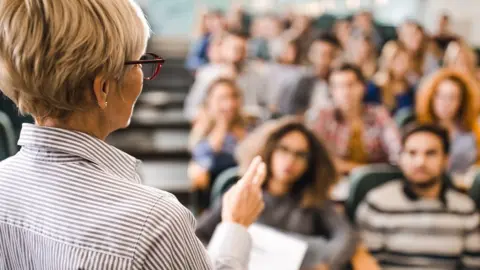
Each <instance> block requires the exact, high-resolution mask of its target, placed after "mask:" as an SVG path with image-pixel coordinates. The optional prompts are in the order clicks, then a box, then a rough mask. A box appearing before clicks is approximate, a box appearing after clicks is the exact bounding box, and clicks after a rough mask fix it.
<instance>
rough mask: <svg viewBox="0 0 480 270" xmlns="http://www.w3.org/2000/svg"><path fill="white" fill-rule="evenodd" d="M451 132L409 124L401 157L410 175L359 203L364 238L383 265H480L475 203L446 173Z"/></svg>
mask: <svg viewBox="0 0 480 270" xmlns="http://www.w3.org/2000/svg"><path fill="white" fill-rule="evenodd" d="M448 137H449V135H448V131H446V130H445V129H443V128H441V127H439V126H434V125H420V126H415V127H413V128H411V129H409V130H408V131H407V132H406V133H405V135H404V137H403V140H402V144H403V149H402V152H401V155H400V159H399V164H400V167H401V168H402V171H403V174H404V175H405V179H399V180H396V181H392V182H388V183H386V184H384V185H382V186H380V187H378V188H375V189H374V190H372V191H370V192H369V193H368V194H367V197H366V199H365V200H364V201H363V202H362V203H361V205H360V206H359V208H358V210H357V213H356V223H357V225H358V228H359V230H360V234H361V237H362V240H363V243H364V244H365V245H366V247H367V248H368V249H369V251H370V252H371V253H372V255H373V256H374V257H375V258H376V259H377V261H378V263H379V264H380V266H381V267H382V269H386V270H388V269H422V270H423V269H452V270H453V269H480V231H479V215H478V213H477V211H476V209H475V203H474V202H473V201H472V199H471V198H469V197H468V196H467V195H465V194H463V193H460V192H458V191H456V190H455V189H453V188H452V187H451V185H449V184H447V183H446V182H445V181H444V180H443V177H442V175H443V173H444V172H445V170H446V168H447V164H448V153H449V146H450V143H449V138H448Z"/></svg>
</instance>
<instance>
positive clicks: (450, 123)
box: [439, 119, 456, 134]
mask: <svg viewBox="0 0 480 270" xmlns="http://www.w3.org/2000/svg"><path fill="white" fill-rule="evenodd" d="M439 124H440V125H441V126H442V127H444V128H446V129H447V130H448V132H449V133H450V134H451V133H453V132H454V131H455V130H456V123H455V120H453V119H447V120H440V121H439Z"/></svg>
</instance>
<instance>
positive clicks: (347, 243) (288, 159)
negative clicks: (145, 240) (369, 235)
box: [197, 118, 355, 269]
mask: <svg viewBox="0 0 480 270" xmlns="http://www.w3.org/2000/svg"><path fill="white" fill-rule="evenodd" d="M236 156H237V159H238V161H239V164H240V174H243V172H245V171H246V167H247V164H248V163H249V162H250V161H251V160H252V159H253V158H254V157H255V156H260V157H262V159H263V160H264V161H265V163H266V165H267V176H266V180H265V184H264V186H263V189H264V193H263V198H264V200H265V210H264V211H263V213H262V214H261V216H260V217H259V219H258V220H257V222H258V223H261V224H264V225H267V226H271V227H274V228H276V229H279V230H281V231H284V232H287V233H292V234H296V235H302V238H306V239H307V242H308V243H309V251H308V252H307V259H306V260H308V261H309V262H305V263H312V262H313V264H315V266H318V265H323V266H327V267H328V269H340V268H339V267H340V266H343V265H344V264H346V263H347V262H348V261H349V259H350V258H351V256H352V254H353V252H354V251H355V239H354V234H353V231H352V229H351V228H350V225H349V223H348V221H347V220H346V218H345V217H344V216H343V215H341V214H339V213H337V212H336V210H335V208H334V205H333V203H331V202H330V201H329V191H330V189H331V187H332V185H333V184H334V183H335V182H336V179H337V174H336V171H335V166H334V164H333V161H332V159H331V158H330V156H329V155H328V152H327V150H326V148H325V147H324V146H323V144H322V143H321V142H320V141H319V140H318V139H317V137H316V136H315V135H314V134H313V133H312V131H310V130H309V129H308V128H307V127H305V125H304V124H303V123H301V122H299V121H297V120H295V119H292V118H284V119H280V120H275V121H272V122H268V123H266V124H265V125H263V126H261V127H259V128H258V129H257V130H255V131H254V132H253V133H252V134H251V135H250V136H249V137H247V138H246V139H245V141H244V142H242V143H241V144H240V145H239V148H238V150H237V155H236ZM221 209H222V205H221V204H220V200H219V201H218V203H216V204H215V206H214V208H213V209H212V210H211V211H210V212H207V213H205V214H204V215H203V216H201V217H200V219H199V224H198V227H197V236H198V237H199V238H200V239H201V240H203V241H204V242H208V241H209V239H210V238H211V237H212V234H213V231H214V228H215V226H216V225H217V224H218V223H219V222H220V219H221Z"/></svg>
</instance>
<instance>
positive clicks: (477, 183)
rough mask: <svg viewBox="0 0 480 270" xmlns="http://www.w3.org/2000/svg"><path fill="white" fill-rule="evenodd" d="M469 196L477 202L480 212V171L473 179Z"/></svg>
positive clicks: (479, 170)
mask: <svg viewBox="0 0 480 270" xmlns="http://www.w3.org/2000/svg"><path fill="white" fill-rule="evenodd" d="M468 194H469V195H470V197H471V198H472V199H473V200H474V201H475V204H476V205H477V209H479V210H480V169H478V170H477V171H476V173H475V178H474V179H473V184H472V187H471V188H470V190H469V192H468Z"/></svg>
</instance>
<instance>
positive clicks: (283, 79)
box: [265, 39, 307, 114]
mask: <svg viewBox="0 0 480 270" xmlns="http://www.w3.org/2000/svg"><path fill="white" fill-rule="evenodd" d="M270 51H271V55H272V60H273V61H272V62H269V63H266V64H265V70H266V75H265V76H266V77H267V78H268V80H267V81H268V82H267V83H268V85H267V89H266V91H267V92H268V99H267V102H268V107H269V108H270V111H271V112H272V113H273V114H278V106H279V104H280V103H281V102H283V99H285V96H286V95H288V94H289V93H292V92H293V91H294V89H295V87H296V86H297V83H298V81H299V80H300V78H301V77H302V76H303V75H305V73H306V70H307V68H306V67H305V66H301V65H299V64H298V63H299V59H298V45H297V44H296V42H295V41H294V40H292V41H286V40H283V39H277V40H275V41H273V42H271V46H270Z"/></svg>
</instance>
